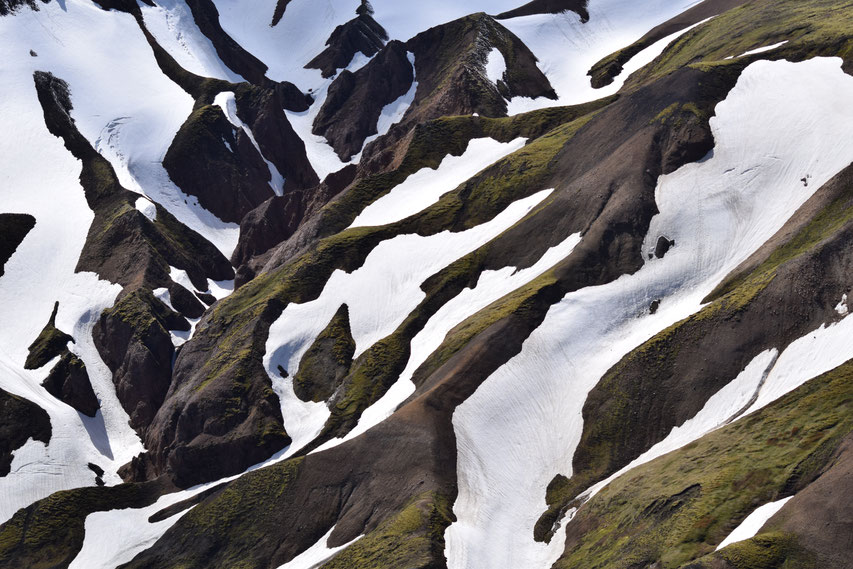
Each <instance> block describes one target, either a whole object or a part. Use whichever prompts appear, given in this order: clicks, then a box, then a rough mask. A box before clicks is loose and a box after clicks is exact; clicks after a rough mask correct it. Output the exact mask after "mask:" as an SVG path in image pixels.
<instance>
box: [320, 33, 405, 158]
mask: <svg viewBox="0 0 853 569" xmlns="http://www.w3.org/2000/svg"><path fill="white" fill-rule="evenodd" d="M413 81H414V72H413V70H412V64H411V62H410V61H409V59H408V56H407V55H406V46H405V45H404V44H403V43H401V42H399V41H396V40H395V41H391V42H389V43H388V45H387V46H385V48H384V49H383V50H382V51H381V52H380V53H379V55H377V56H376V57H375V58H373V60H371V61H370V63H368V64H367V65H365V66H364V67H362V68H361V69H359V70H358V71H356V72H355V73H352V72H351V71H347V70H344V71H342V72H341V74H340V75H338V78H337V79H335V81H334V83H332V85H331V86H330V87H329V94H328V97H327V99H326V102H325V103H324V104H323V108H322V109H320V113H319V114H318V115H317V118H316V119H315V121H314V128H313V132H314V134H317V135H320V136H325V137H326V140H328V141H329V144H331V145H332V147H333V148H334V149H335V152H337V154H338V156H340V157H341V159H342V160H349V159H350V157H352V156H353V155H354V154H356V153H358V151H359V150H361V147H362V145H363V144H364V141H365V139H367V137H369V136H371V135H373V134H376V133H377V131H376V123H377V121H378V120H379V115H380V114H381V113H382V109H383V108H384V107H385V105H387V104H389V103H392V102H394V101H396V100H397V99H398V98H400V97H401V96H403V95H405V94H406V93H407V92H408V91H409V87H411V85H412V82H413Z"/></svg>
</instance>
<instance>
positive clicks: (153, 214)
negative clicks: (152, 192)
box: [135, 197, 157, 221]
mask: <svg viewBox="0 0 853 569" xmlns="http://www.w3.org/2000/svg"><path fill="white" fill-rule="evenodd" d="M135 206H136V209H138V210H139V211H140V212H142V215H144V216H145V217H147V218H148V219H150V220H151V221H156V220H157V206H155V205H154V203H153V202H152V201H151V200H149V199H148V198H146V197H140V198H138V199H137V200H136V203H135Z"/></svg>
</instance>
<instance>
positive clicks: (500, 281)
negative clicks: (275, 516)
mask: <svg viewBox="0 0 853 569" xmlns="http://www.w3.org/2000/svg"><path fill="white" fill-rule="evenodd" d="M580 240H581V236H580V234H579V233H575V234H573V235H570V236H569V237H567V238H566V239H565V240H564V241H563V242H562V243H560V244H558V245H555V246H554V247H551V248H550V249H548V250H547V251H546V252H545V253H544V254H543V255H542V257H541V258H540V259H539V260H538V261H537V262H536V263H535V264H534V265H533V266H531V267H528V268H526V269H522V270H520V271H519V270H517V269H516V268H514V267H504V268H503V269H500V270H498V271H484V272H483V273H482V274H481V275H480V278H479V279H478V280H477V284H476V286H475V287H474V288H473V289H472V288H465V289H464V290H463V291H462V292H460V293H459V294H458V295H457V296H456V297H454V298H453V299H452V300H450V301H449V302H448V303H447V304H445V305H444V306H442V307H441V308H440V309H439V310H438V311H437V312H436V313H435V314H434V315H433V317H432V318H430V319H429V322H427V324H426V326H424V328H423V330H421V331H420V332H419V333H418V334H417V335H416V336H415V337H414V338H413V339H412V343H411V355H410V356H409V361H408V363H407V364H406V368H405V369H404V370H403V373H401V374H400V378H399V379H398V380H397V381H396V382H395V383H394V385H392V386H391V388H390V389H389V390H388V392H387V393H386V394H385V395H384V396H383V397H382V398H381V399H380V400H379V401H377V402H376V403H374V404H373V405H371V406H370V407H368V408H367V409H366V410H365V411H364V413H363V414H362V416H361V419H360V420H359V422H358V425H357V426H356V427H355V428H354V429H353V430H352V431H350V432H349V433H348V434H347V435H346V436H345V437H344V438H342V439H333V440H331V441H329V442H327V443H325V444H324V445H322V446H320V447H319V448H318V449H317V450H316V451H315V452H319V451H321V450H325V449H327V448H331V447H333V446H337V445H338V444H340V443H342V442H345V441H348V440H350V439H352V438H355V437H357V436H358V435H360V434H361V433H364V432H365V431H367V430H368V429H370V428H371V427H374V426H375V425H378V424H379V423H381V422H382V421H384V420H385V419H387V418H388V417H390V416H391V414H392V413H393V412H394V411H395V410H396V409H397V407H398V406H399V405H400V404H401V403H403V402H404V401H405V400H406V399H408V398H409V396H410V395H412V394H413V393H414V392H415V384H414V383H413V382H412V376H413V375H414V373H415V371H416V370H417V369H418V368H419V367H420V366H421V364H423V363H424V362H425V361H426V359H427V357H429V355H430V354H431V353H433V352H434V351H435V350H436V349H438V347H439V346H440V345H441V343H442V342H443V341H444V338H445V336H446V335H447V333H448V332H450V330H452V329H453V328H454V327H456V326H457V325H458V324H461V323H462V322H463V321H464V320H465V319H466V318H468V317H469V316H472V315H473V314H476V313H477V312H479V311H480V310H482V309H483V308H485V307H487V306H488V305H490V304H492V303H493V302H495V301H496V300H498V299H500V298H501V297H503V296H505V295H507V294H509V293H510V292H512V291H514V290H516V289H518V288H519V287H521V286H524V285H525V284H527V283H529V282H530V281H532V280H533V279H535V278H536V277H538V276H540V275H541V274H542V273H544V272H545V271H547V270H548V269H550V268H551V267H553V266H554V265H555V264H556V263H557V262H559V261H561V260H562V259H565V258H566V257H567V256H568V255H569V254H570V253H571V252H572V250H574V248H575V246H576V245H577V244H578V243H579V242H580Z"/></svg>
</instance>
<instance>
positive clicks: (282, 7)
mask: <svg viewBox="0 0 853 569" xmlns="http://www.w3.org/2000/svg"><path fill="white" fill-rule="evenodd" d="M288 4H290V0H278V3H277V4H276V5H275V12H273V16H272V24H271V25H273V26H276V25H278V23H279V22H280V21H281V19H282V18H283V17H284V13H285V11H287V5H288Z"/></svg>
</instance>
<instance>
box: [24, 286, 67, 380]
mask: <svg viewBox="0 0 853 569" xmlns="http://www.w3.org/2000/svg"><path fill="white" fill-rule="evenodd" d="M58 310H59V303H58V302H56V303H54V305H53V312H52V313H51V315H50V320H48V322H47V324H45V326H44V328H43V329H42V331H41V333H39V335H38V338H36V339H35V341H33V343H32V344H30V347H29V354H28V355H27V361H26V362H24V369H38V368H40V367H41V366H43V365H45V364H46V363H47V362H49V361H50V360H52V359H53V358H55V357H57V356H61V355H62V354H64V353H66V352H67V351H68V347H67V346H68V342H73V341H74V338H72V337H71V336H69V335H68V334H66V333H65V332H63V331H61V330H59V329H57V328H56V312H57V311H58Z"/></svg>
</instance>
